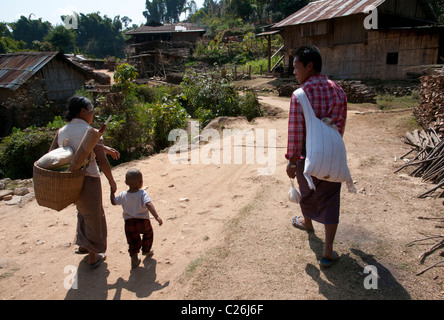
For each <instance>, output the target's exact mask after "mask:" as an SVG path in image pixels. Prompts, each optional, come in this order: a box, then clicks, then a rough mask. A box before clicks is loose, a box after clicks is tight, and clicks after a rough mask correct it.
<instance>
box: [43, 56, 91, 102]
mask: <svg viewBox="0 0 444 320" xmlns="http://www.w3.org/2000/svg"><path fill="white" fill-rule="evenodd" d="M40 72H41V75H42V78H43V79H44V86H45V87H46V92H47V98H48V100H55V101H60V100H66V99H69V98H70V97H71V96H73V95H74V93H75V92H76V91H77V90H79V89H80V88H82V86H84V85H85V80H86V79H85V77H84V76H83V75H82V74H81V73H80V72H78V71H77V70H75V69H74V68H72V67H71V66H69V65H68V64H67V63H64V62H62V61H59V60H57V59H52V60H51V61H50V62H49V63H48V64H47V65H46V66H45V67H43V68H42V70H41V71H40Z"/></svg>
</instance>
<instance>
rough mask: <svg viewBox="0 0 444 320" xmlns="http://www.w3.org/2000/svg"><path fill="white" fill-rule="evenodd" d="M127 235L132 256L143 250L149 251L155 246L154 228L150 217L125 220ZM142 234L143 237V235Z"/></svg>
mask: <svg viewBox="0 0 444 320" xmlns="http://www.w3.org/2000/svg"><path fill="white" fill-rule="evenodd" d="M125 235H126V240H127V242H128V245H129V249H128V252H129V254H130V256H132V255H135V254H138V253H139V251H140V249H142V252H144V253H148V252H150V250H151V247H152V246H153V236H154V235H153V228H152V226H151V221H150V220H149V219H127V220H125ZM141 235H142V237H141Z"/></svg>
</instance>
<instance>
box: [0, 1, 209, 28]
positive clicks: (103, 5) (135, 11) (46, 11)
mask: <svg viewBox="0 0 444 320" xmlns="http://www.w3.org/2000/svg"><path fill="white" fill-rule="evenodd" d="M195 1H196V4H197V7H198V8H201V7H202V5H203V2H204V0H195ZM145 10H146V9H145V0H62V1H49V0H16V1H11V0H0V22H14V21H17V20H18V19H19V18H20V16H22V15H23V16H25V17H29V16H30V15H31V14H33V15H32V16H31V19H38V18H42V20H43V21H49V22H51V23H52V25H53V26H55V25H58V24H62V21H61V19H60V16H61V15H71V14H72V12H76V13H83V14H87V13H93V12H97V11H99V12H100V14H101V16H102V17H103V16H104V15H107V16H108V17H110V18H111V19H113V18H114V17H115V16H117V15H120V17H123V16H128V17H129V18H130V19H131V20H133V22H132V23H134V24H137V25H139V24H141V23H145V22H146V19H145V17H144V16H143V13H142V12H143V11H145Z"/></svg>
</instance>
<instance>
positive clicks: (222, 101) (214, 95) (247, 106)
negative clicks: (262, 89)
mask: <svg viewBox="0 0 444 320" xmlns="http://www.w3.org/2000/svg"><path fill="white" fill-rule="evenodd" d="M181 87H182V98H183V100H184V103H185V109H186V110H187V111H188V113H189V114H190V115H191V116H192V117H193V118H195V119H197V120H199V121H200V122H201V123H202V126H206V125H207V124H208V123H209V122H210V121H211V120H213V119H214V118H217V117H222V116H226V117H236V116H246V117H247V118H248V120H250V121H251V120H252V119H253V118H255V117H257V116H260V115H261V114H262V113H261V110H260V107H259V102H258V101H257V97H256V95H255V94H254V93H253V92H248V93H247V94H246V96H245V97H241V96H240V95H239V94H238V92H237V91H236V90H235V88H234V84H233V83H232V81H231V79H230V75H228V74H227V73H226V71H225V70H222V69H219V68H217V69H216V70H215V71H211V72H209V73H206V74H200V73H196V72H193V71H190V70H188V71H187V72H186V74H185V76H184V81H183V82H182V84H181Z"/></svg>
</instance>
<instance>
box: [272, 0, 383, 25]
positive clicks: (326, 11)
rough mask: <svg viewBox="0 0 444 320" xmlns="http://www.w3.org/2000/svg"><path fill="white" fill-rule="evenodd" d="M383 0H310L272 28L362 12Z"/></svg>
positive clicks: (376, 5)
mask: <svg viewBox="0 0 444 320" xmlns="http://www.w3.org/2000/svg"><path fill="white" fill-rule="evenodd" d="M384 2H385V0H320V1H315V2H311V3H309V4H308V5H306V6H305V7H304V8H302V9H301V10H299V11H297V12H295V13H293V14H292V15H291V16H289V17H288V18H286V19H284V20H282V21H281V22H279V23H277V24H276V25H275V26H274V27H273V28H282V27H288V26H293V25H297V24H303V23H310V22H315V21H320V20H328V19H333V18H339V17H345V16H349V15H353V14H358V13H363V12H364V10H365V9H366V8H367V7H368V6H373V7H375V8H377V7H378V6H379V5H381V4H382V3H384Z"/></svg>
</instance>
